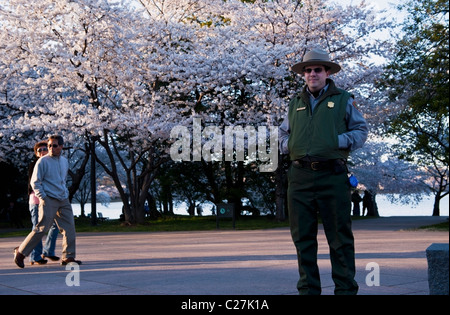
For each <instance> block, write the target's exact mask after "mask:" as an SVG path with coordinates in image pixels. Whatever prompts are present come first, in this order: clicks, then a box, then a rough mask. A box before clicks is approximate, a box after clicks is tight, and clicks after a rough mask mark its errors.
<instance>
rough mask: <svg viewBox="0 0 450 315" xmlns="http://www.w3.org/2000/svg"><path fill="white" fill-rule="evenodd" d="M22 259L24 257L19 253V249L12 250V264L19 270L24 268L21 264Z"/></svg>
mask: <svg viewBox="0 0 450 315" xmlns="http://www.w3.org/2000/svg"><path fill="white" fill-rule="evenodd" d="M24 259H25V256H24V255H22V253H19V247H16V248H14V262H15V263H16V265H17V266H18V267H19V268H25V264H24V263H23V260H24Z"/></svg>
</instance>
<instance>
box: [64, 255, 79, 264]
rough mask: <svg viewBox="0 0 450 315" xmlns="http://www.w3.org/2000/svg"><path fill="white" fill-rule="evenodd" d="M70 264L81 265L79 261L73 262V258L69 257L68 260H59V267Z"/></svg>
mask: <svg viewBox="0 0 450 315" xmlns="http://www.w3.org/2000/svg"><path fill="white" fill-rule="evenodd" d="M70 263H75V264H78V265H81V261H79V260H75V258H73V257H69V258H66V259H63V260H61V265H63V266H65V265H68V264H70Z"/></svg>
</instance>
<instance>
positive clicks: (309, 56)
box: [292, 48, 341, 74]
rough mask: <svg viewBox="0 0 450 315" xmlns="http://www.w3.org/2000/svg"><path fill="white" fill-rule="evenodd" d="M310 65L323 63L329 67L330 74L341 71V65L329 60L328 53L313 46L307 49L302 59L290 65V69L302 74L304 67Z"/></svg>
mask: <svg viewBox="0 0 450 315" xmlns="http://www.w3.org/2000/svg"><path fill="white" fill-rule="evenodd" d="M312 65H323V66H326V67H328V68H330V74H333V73H337V72H339V71H341V66H340V65H338V64H337V63H335V62H332V61H331V60H330V56H329V55H328V53H327V52H326V51H324V50H322V49H319V48H315V49H312V50H311V51H308V52H307V53H306V54H305V56H304V57H303V61H302V62H299V63H296V64H295V65H293V66H292V71H294V72H297V73H299V74H303V72H304V69H305V67H307V66H312Z"/></svg>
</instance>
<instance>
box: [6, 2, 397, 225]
mask: <svg viewBox="0 0 450 315" xmlns="http://www.w3.org/2000/svg"><path fill="white" fill-rule="evenodd" d="M0 21H1V22H0V23H1V26H2V27H3V29H4V30H5V31H4V32H2V33H1V34H0V102H1V109H0V139H1V141H0V158H1V159H9V160H10V161H11V160H14V159H15V157H16V156H26V155H25V154H23V152H28V151H26V150H29V149H28V148H30V147H31V146H32V144H34V142H35V141H36V140H38V139H39V140H40V139H41V138H43V137H45V136H46V135H48V134H50V133H56V132H58V133H61V134H63V135H64V137H65V138H66V141H67V143H70V145H71V147H72V148H74V149H81V148H83V149H84V148H85V145H87V146H88V148H89V149H86V150H85V151H86V152H88V151H91V154H93V155H95V156H96V161H97V163H98V164H100V165H101V166H102V167H103V168H104V169H105V171H106V173H107V174H108V175H109V176H111V178H112V179H113V181H114V184H115V186H116V188H117V190H118V191H119V194H120V196H121V199H122V201H123V203H124V211H125V219H126V220H127V221H128V222H130V223H139V222H142V221H143V219H144V202H145V200H146V198H147V193H148V190H149V188H150V187H151V185H152V182H153V180H154V178H155V177H156V175H157V172H158V169H159V168H160V167H161V165H163V163H165V162H167V161H169V160H170V155H169V152H170V147H171V144H172V143H173V141H174V140H175V139H173V138H171V136H170V134H171V131H172V130H173V128H174V127H176V126H186V127H188V128H191V129H189V130H192V124H193V121H194V119H196V118H197V119H198V118H200V119H201V121H202V124H203V125H204V126H215V127H217V128H219V130H223V128H225V127H226V126H244V127H245V126H254V127H257V126H270V125H273V126H277V125H279V124H280V123H281V121H282V119H283V118H284V116H285V114H286V112H287V104H288V101H289V99H290V98H291V97H292V96H293V95H294V94H295V93H297V92H298V90H299V88H300V86H301V85H302V81H301V79H300V78H299V77H298V76H296V75H295V74H294V73H293V72H292V71H291V70H290V66H292V65H293V64H294V63H296V62H298V61H299V60H301V59H302V57H303V54H304V53H305V52H306V51H307V49H308V48H311V47H313V46H320V47H322V48H324V49H326V50H327V51H328V52H329V53H330V54H331V56H332V58H333V60H335V61H336V62H338V63H340V64H341V65H342V66H343V71H341V73H339V74H338V75H337V76H336V77H335V80H336V82H337V83H338V85H340V86H342V87H343V88H346V89H349V90H350V91H352V92H353V93H354V94H355V96H356V99H357V101H358V103H359V106H360V109H361V111H362V112H364V113H366V115H367V118H368V120H369V121H370V122H371V123H373V124H374V125H375V126H376V123H377V119H378V118H379V117H380V115H379V110H378V109H379V106H378V104H377V101H378V100H379V99H380V98H379V97H380V95H374V90H373V89H372V85H371V83H372V82H373V79H374V78H375V77H376V76H377V75H378V74H379V72H380V71H381V65H379V64H377V63H375V62H374V61H373V60H372V59H373V58H374V56H379V57H387V56H388V52H389V49H388V48H389V42H388V41H376V40H368V38H369V35H370V34H372V33H374V32H376V31H380V30H383V29H386V28H389V27H391V24H390V22H388V21H385V20H383V19H378V18H377V12H376V11H375V10H374V9H373V8H371V7H369V6H368V5H367V4H365V3H364V2H362V3H361V4H360V5H356V6H348V7H342V6H340V5H337V4H333V3H329V2H325V1H323V0H303V1H292V0H277V1H275V0H274V1H263V0H255V1H239V0H227V1H222V0H176V1H175V0H139V1H126V2H120V1H117V2H113V1H107V0H60V1H56V2H55V1H51V0H42V1H39V2H30V1H26V0H8V1H5V3H4V4H3V3H2V4H1V5H0ZM374 96H375V97H374ZM203 141H205V139H203ZM93 148H95V150H92V149H93ZM94 153H95V154H94ZM223 160H224V159H222V162H220V163H224V165H225V168H227V167H228V168H229V169H231V170H238V168H236V165H235V164H234V163H232V162H227V161H223ZM15 162H18V161H15ZM280 163H281V162H280ZM239 167H242V165H241V166H239ZM218 169H221V168H218ZM239 169H241V168H239ZM251 171H254V168H251ZM239 178H240V179H242V178H243V177H242V176H241V175H239ZM273 180H276V179H275V178H273ZM239 185H240V183H236V186H237V187H240V186H239ZM277 204H278V203H277ZM279 204H282V203H279ZM277 211H281V210H277Z"/></svg>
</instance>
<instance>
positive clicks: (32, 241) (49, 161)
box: [14, 135, 81, 268]
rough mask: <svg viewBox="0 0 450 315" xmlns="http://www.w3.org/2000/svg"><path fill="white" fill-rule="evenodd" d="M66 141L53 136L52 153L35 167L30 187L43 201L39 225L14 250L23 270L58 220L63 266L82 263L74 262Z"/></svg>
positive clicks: (73, 227) (51, 137) (49, 145)
mask: <svg viewBox="0 0 450 315" xmlns="http://www.w3.org/2000/svg"><path fill="white" fill-rule="evenodd" d="M63 146H64V139H63V137H61V136H57V135H56V136H50V137H49V139H48V148H49V154H48V155H46V156H44V157H42V158H40V159H39V160H38V162H37V163H36V166H35V167H34V171H33V175H32V177H31V180H30V185H31V187H32V188H33V191H34V193H35V195H36V196H37V197H38V198H39V199H40V203H39V222H38V223H37V225H36V226H35V228H34V229H33V230H32V231H31V232H30V234H28V236H27V237H26V239H25V240H24V241H23V242H22V244H21V245H20V246H19V247H16V248H15V250H14V262H15V263H16V265H17V266H18V267H20V268H24V267H25V265H24V262H23V261H24V259H25V257H26V256H28V255H29V254H30V253H31V251H32V250H33V248H34V247H36V245H37V244H38V243H39V242H40V241H41V239H42V237H43V236H44V235H46V234H47V232H48V230H49V229H50V227H51V226H52V224H53V222H55V221H56V224H57V225H58V227H59V229H60V231H61V232H62V235H63V244H62V245H63V252H62V261H61V264H62V265H67V264H68V263H72V262H73V263H77V264H81V261H79V260H75V238H76V236H75V221H74V219H73V211H72V206H71V204H70V201H69V191H68V189H67V186H66V178H67V173H68V171H69V162H68V161H67V159H66V158H65V157H64V156H62V155H61V152H62V150H63Z"/></svg>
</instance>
